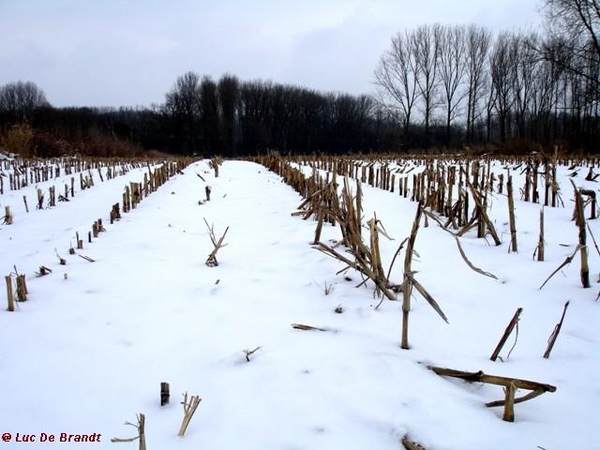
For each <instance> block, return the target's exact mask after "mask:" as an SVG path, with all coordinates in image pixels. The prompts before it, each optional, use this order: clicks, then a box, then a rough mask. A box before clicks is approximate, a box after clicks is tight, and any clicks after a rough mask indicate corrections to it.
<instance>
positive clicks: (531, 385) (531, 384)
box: [427, 366, 556, 422]
mask: <svg viewBox="0 0 600 450" xmlns="http://www.w3.org/2000/svg"><path fill="white" fill-rule="evenodd" d="M427 368H428V369H430V370H433V371H434V372H435V373H436V374H438V375H440V376H443V377H453V378H461V379H463V380H465V381H468V382H479V383H487V384H495V385H498V386H503V387H504V388H505V389H504V391H505V399H504V400H497V401H493V402H488V403H486V404H485V406H487V407H489V408H491V407H496V406H504V415H503V416H502V420H504V421H506V422H514V420H515V412H514V405H515V404H517V403H522V402H525V401H527V400H531V399H533V398H535V397H538V396H540V395H542V394H544V393H546V392H555V391H556V386H552V385H551V384H544V383H538V382H536V381H530V380H522V379H518V378H509V377H502V376H496V375H488V374H485V373H483V372H482V371H481V370H480V371H478V372H465V371H462V370H454V369H448V368H444V367H436V366H427ZM517 389H526V390H528V391H531V392H530V393H528V394H526V395H524V396H522V397H515V394H516V392H517Z"/></svg>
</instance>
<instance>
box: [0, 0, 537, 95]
mask: <svg viewBox="0 0 600 450" xmlns="http://www.w3.org/2000/svg"><path fill="white" fill-rule="evenodd" d="M539 6H540V1H539V0H456V1H447V0H420V1H419V0H417V1H415V0H304V1H302V2H300V1H297V0H175V1H173V0H171V1H167V0H143V1H142V0H103V1H97V0H0V30H1V31H0V36H1V37H0V85H3V84H6V83H9V82H13V81H17V80H21V81H32V82H34V83H36V84H37V85H38V86H39V87H40V88H42V89H43V90H44V92H45V93H46V96H47V98H48V100H49V101H50V103H51V104H53V105H54V106H113V107H118V106H150V105H151V104H160V103H162V102H163V101H164V95H165V93H166V92H167V91H168V90H169V89H170V88H171V87H172V86H173V83H174V82H175V80H176V78H177V77H178V76H179V75H182V74H183V73H185V72H187V71H194V72H196V73H198V74H200V75H209V76H211V77H212V78H213V79H215V80H217V79H218V78H219V77H220V76H221V75H222V74H224V73H230V74H233V75H236V76H238V77H239V78H240V79H241V80H244V81H245V80H252V79H263V80H272V81H274V82H277V83H285V84H293V85H298V86H304V87H307V88H311V89H315V90H319V91H336V92H337V91H341V92H348V93H351V94H356V95H358V94H369V93H372V92H373V91H374V85H373V78H374V77H373V70H374V69H375V66H376V64H377V61H378V59H379V58H380V56H381V55H382V54H383V53H384V52H385V51H386V50H387V49H388V47H389V45H390V41H391V37H392V35H393V34H395V33H396V32H398V31H401V30H404V29H412V28H416V27H417V26H419V25H423V24H428V23H436V22H439V23H448V24H470V23H476V24H478V25H482V26H485V27H488V28H489V29H491V30H492V31H500V30H519V29H531V28H536V27H539V26H540V23H541V18H540V16H541V14H540V12H539Z"/></svg>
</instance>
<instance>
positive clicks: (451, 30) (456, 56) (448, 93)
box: [439, 26, 467, 144]
mask: <svg viewBox="0 0 600 450" xmlns="http://www.w3.org/2000/svg"><path fill="white" fill-rule="evenodd" d="M465 35H466V30H465V27H464V26H445V27H443V29H442V32H441V33H440V51H439V75H440V82H441V85H442V94H443V98H444V104H445V106H446V143H447V144H450V126H451V124H452V121H453V120H454V119H455V118H456V115H457V114H458V111H459V106H460V104H461V102H462V100H463V99H464V98H465V97H466V95H467V91H466V90H465V89H462V86H463V80H464V77H465V72H466V64H465V50H466V46H465Z"/></svg>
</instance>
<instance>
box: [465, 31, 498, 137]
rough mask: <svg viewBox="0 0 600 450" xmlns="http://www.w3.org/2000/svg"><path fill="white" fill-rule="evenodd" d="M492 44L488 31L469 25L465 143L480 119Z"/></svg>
mask: <svg viewBox="0 0 600 450" xmlns="http://www.w3.org/2000/svg"><path fill="white" fill-rule="evenodd" d="M491 42H492V35H491V33H490V31H489V30H486V29H485V28H483V27H479V26H477V25H470V26H469V28H467V31H466V50H465V53H466V66H467V67H466V72H467V73H466V78H467V86H468V88H467V129H466V132H467V141H469V142H471V141H472V140H473V137H474V127H475V123H476V121H477V120H478V119H479V118H480V115H481V113H480V108H479V105H480V101H481V96H482V94H484V93H485V90H486V89H488V88H489V83H488V82H487V81H488V77H487V71H488V68H489V66H488V64H487V62H488V60H487V57H488V53H489V51H490V45H491Z"/></svg>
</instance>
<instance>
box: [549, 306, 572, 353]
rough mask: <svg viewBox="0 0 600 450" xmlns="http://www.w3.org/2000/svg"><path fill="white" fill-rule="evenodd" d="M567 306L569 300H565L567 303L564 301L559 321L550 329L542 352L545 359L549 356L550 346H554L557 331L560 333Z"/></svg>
mask: <svg viewBox="0 0 600 450" xmlns="http://www.w3.org/2000/svg"><path fill="white" fill-rule="evenodd" d="M568 307H569V302H568V301H567V303H565V306H564V308H563V312H562V316H561V317H560V321H559V322H558V323H557V324H556V326H555V327H554V331H552V334H551V335H550V338H549V339H548V347H547V348H546V351H545V352H544V358H546V359H548V358H550V352H552V348H554V344H555V343H556V338H558V333H560V329H561V328H562V324H563V321H564V320H565V314H566V313H567V308H568Z"/></svg>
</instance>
